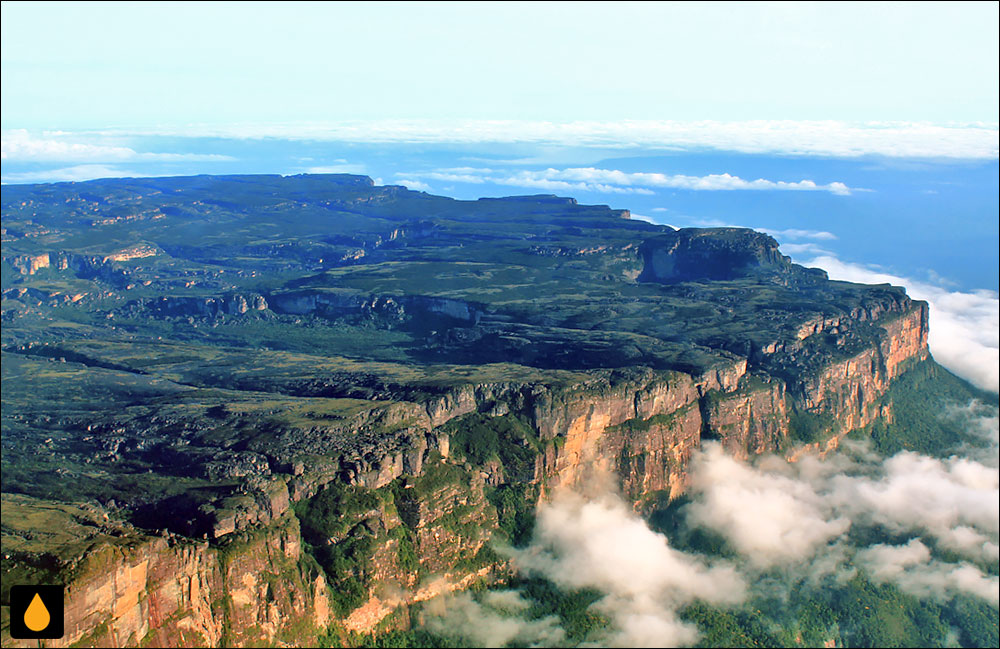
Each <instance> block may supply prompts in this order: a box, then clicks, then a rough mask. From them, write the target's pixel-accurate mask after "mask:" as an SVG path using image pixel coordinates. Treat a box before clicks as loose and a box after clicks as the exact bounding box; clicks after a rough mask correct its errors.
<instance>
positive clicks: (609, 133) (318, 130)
mask: <svg viewBox="0 0 1000 649" xmlns="http://www.w3.org/2000/svg"><path fill="white" fill-rule="evenodd" d="M142 133H145V134H159V135H173V136H211V137H229V138H283V139H308V140H334V141H345V142H414V143H435V142H441V143H463V144H473V143H516V144H526V143H527V144H546V145H562V146H595V147H608V148H639V149H648V148H656V149H662V148H679V149H684V150H698V149H702V150H703V149H714V150H720V151H736V152H741V153H776V154H788V155H807V156H835V157H856V156H862V155H881V156H891V157H925V158H938V157H942V158H992V159H995V158H997V157H998V152H1000V130H998V125H997V124H996V123H971V124H932V123H925V122H862V123H858V122H842V121H832V120H828V121H789V120H784V121H782V120H758V121H742V122H720V121H698V122H679V121H669V120H645V121H641V120H623V121H615V122H598V121H576V122H539V121H513V120H464V121H461V120H460V121H451V122H442V121H433V120H383V121H354V122H339V123H335V124H329V123H310V124H291V125H289V124H282V125H273V124H264V125H260V124H241V125H232V126H201V127H199V126H193V127H192V126H186V127H184V128H183V129H174V128H165V129H155V130H145V131H143V132H142Z"/></svg>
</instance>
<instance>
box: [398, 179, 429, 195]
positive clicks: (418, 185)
mask: <svg viewBox="0 0 1000 649" xmlns="http://www.w3.org/2000/svg"><path fill="white" fill-rule="evenodd" d="M396 183H398V184H400V185H402V186H404V187H406V188H407V189H414V190H416V191H418V192H429V191H431V186H430V185H428V184H427V183H422V182H420V181H419V180H413V179H411V178H400V179H399V180H397V181H396Z"/></svg>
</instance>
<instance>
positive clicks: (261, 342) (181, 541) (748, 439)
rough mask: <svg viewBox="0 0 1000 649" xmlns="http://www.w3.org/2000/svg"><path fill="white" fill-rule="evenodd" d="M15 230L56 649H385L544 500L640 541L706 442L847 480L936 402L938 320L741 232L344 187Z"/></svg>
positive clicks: (10, 283)
mask: <svg viewBox="0 0 1000 649" xmlns="http://www.w3.org/2000/svg"><path fill="white" fill-rule="evenodd" d="M2 203H3V206H2V209H3V231H2V235H3V254H2V257H3V260H2V280H3V285H2V290H3V302H2V322H3V329H2V345H3V404H2V405H3V408H2V422H3V436H2V440H3V456H2V462H3V471H2V476H3V493H4V532H3V535H4V536H3V544H4V563H3V566H4V568H3V569H4V584H5V589H6V588H7V586H6V584H7V583H8V582H9V580H21V581H23V580H25V579H27V580H38V581H42V582H45V581H46V580H49V581H56V582H63V583H67V584H70V591H69V592H70V596H69V602H68V605H67V606H68V608H67V610H68V618H67V620H68V621H67V627H66V628H67V641H68V642H75V641H87V642H91V641H93V642H98V643H99V642H106V643H111V644H126V643H136V642H138V641H140V640H143V641H146V642H152V643H154V644H160V643H162V642H168V641H171V639H173V638H176V637H183V638H185V642H186V643H188V644H196V645H202V644H208V645H217V644H250V643H257V642H268V643H274V642H280V641H285V639H287V637H288V635H287V634H289V633H292V631H291V629H298V631H295V633H298V634H299V635H298V636H296V638H295V641H305V640H304V638H306V637H312V638H315V637H316V634H318V633H321V632H323V630H324V629H326V628H327V627H328V626H329V625H330V624H331V622H333V621H336V622H337V623H338V624H341V625H343V627H344V628H347V629H351V630H370V629H372V628H374V627H375V625H376V624H377V623H378V622H379V621H380V620H382V619H383V618H384V617H385V616H386V615H389V614H390V613H391V612H392V611H393V610H394V609H396V608H399V607H405V606H407V605H408V603H410V602H412V601H414V598H415V597H417V595H416V594H415V593H423V594H422V595H420V597H425V596H429V595H427V593H424V591H421V590H420V588H430V586H428V585H427V582H425V578H426V577H427V576H428V575H432V574H433V575H438V576H440V575H444V577H441V578H440V579H439V580H438V581H435V582H433V583H434V586H433V588H434V589H437V590H435V591H434V592H444V591H446V590H450V589H456V588H464V587H466V586H468V585H469V584H471V583H472V582H473V581H474V580H476V579H488V578H491V577H490V575H495V574H498V571H501V570H502V567H503V565H504V561H503V560H502V558H500V557H498V556H497V555H496V554H495V553H494V552H493V551H492V550H491V547H492V546H491V539H495V538H504V539H507V540H508V541H511V542H515V543H516V542H519V541H520V540H523V539H524V538H526V536H527V535H530V532H531V528H530V520H531V518H530V513H531V511H532V510H533V507H534V504H535V503H536V502H537V501H538V499H539V498H540V497H542V496H543V492H544V490H545V489H551V488H553V487H555V486H556V485H560V484H562V485H573V484H576V483H577V482H578V481H580V480H582V479H584V478H585V476H587V475H589V473H590V472H592V471H606V472H610V473H611V474H613V475H615V476H617V479H618V482H619V485H620V487H621V489H622V491H623V493H624V494H625V495H626V497H627V498H628V499H630V500H631V501H632V502H633V503H634V505H635V506H636V508H638V509H640V510H642V511H648V510H650V509H651V508H654V507H656V506H659V505H660V504H662V503H665V502H669V501H670V500H671V499H674V498H676V497H677V496H679V495H680V494H682V493H683V492H684V489H685V487H686V480H687V462H688V459H689V458H690V457H691V454H692V452H693V451H694V450H695V449H696V448H698V446H699V445H700V444H701V441H702V440H704V439H717V440H720V441H721V443H722V444H723V445H724V446H725V447H726V448H727V449H728V450H729V451H730V452H731V453H733V454H735V455H737V456H739V457H748V456H750V455H754V454H759V453H763V452H771V451H774V452H780V453H787V454H790V455H791V454H795V453H798V452H801V451H802V449H803V447H809V448H823V449H830V448H833V447H835V446H836V444H837V443H838V441H839V440H840V439H841V438H842V437H843V436H844V435H846V434H847V433H849V432H850V431H855V430H861V429H866V428H870V427H873V426H883V428H884V427H885V426H890V427H891V424H892V422H893V421H894V419H893V418H894V410H893V408H894V405H893V397H892V389H893V385H894V384H895V383H896V382H898V381H899V380H900V378H901V377H903V376H904V375H910V374H912V372H920V373H921V376H924V375H928V376H929V375H935V376H936V375H937V374H938V373H941V371H940V370H939V369H938V368H937V367H936V366H935V365H933V361H930V360H929V359H928V351H927V327H928V324H927V305H926V304H925V303H923V302H919V301H914V300H911V299H910V298H909V297H907V296H906V294H905V292H904V291H903V290H902V289H901V288H898V287H892V286H888V285H879V286H864V285H857V284H850V283H845V282H835V281H830V280H829V279H827V277H826V275H825V273H823V272H822V271H818V270H810V269H805V268H802V267H800V266H796V265H794V264H792V263H791V262H790V261H789V259H788V258H787V257H785V256H783V255H781V253H780V250H779V249H778V245H777V243H776V242H775V241H774V239H772V238H771V237H769V236H767V235H765V234H761V233H757V232H754V231H752V230H746V229H739V228H712V229H705V230H699V229H684V230H679V231H674V230H673V229H672V228H669V227H663V226H656V225H652V224H649V223H646V222H643V221H636V220H631V219H630V218H629V214H628V212H627V211H625V210H614V209H610V208H609V207H606V206H588V205H579V204H577V202H576V201H574V200H573V199H568V198H561V197H556V196H548V195H543V196H522V197H510V198H503V199H481V200H478V201H459V200H453V199H449V198H445V197H439V196H431V195H428V194H426V193H422V192H415V191H411V190H408V189H406V188H403V187H396V186H375V185H374V183H373V182H372V181H371V179H369V178H365V177H359V176H345V175H332V176H315V175H307V176H291V177H282V176H221V177H213V176H198V177H188V178H142V179H116V180H100V181H91V182H83V183H60V184H54V185H23V186H5V187H4V190H3V197H2ZM908 373H910V374H908ZM880 430H881V429H880ZM939 432H940V434H941V435H952V436H955V435H957V433H955V432H954V431H950V430H944V429H942V431H939ZM956 439H957V437H956ZM886 443H888V442H886ZM892 443H896V444H902V442H899V441H898V440H897V441H895V442H892ZM543 487H544V489H543ZM8 521H10V522H8ZM68 521H74V522H73V524H69V523H68ZM46 527H49V528H52V529H55V528H58V529H60V534H59V535H55V536H52V535H49V532H48V531H47V530H45V529H42V528H46ZM266 575H271V576H274V577H275V579H277V576H279V575H280V576H281V579H277V581H275V580H271V581H272V582H274V583H273V584H272V585H271V586H269V587H268V588H263V587H260V588H259V587H258V585H260V584H261V583H263V582H261V581H260V580H261V579H263V578H264V577H263V576H266ZM267 579H270V577H268V578H267ZM251 582H252V583H251ZM268 583H271V582H268ZM274 584H278V585H274ZM390 584H391V585H393V587H394V588H396V589H397V590H399V589H401V590H400V592H404V591H405V592H408V593H410V595H407V596H401V597H400V598H399V599H398V600H394V601H391V602H390V601H387V600H385V599H384V596H383V595H382V593H384V589H385V588H386V587H387V585H390ZM105 592H106V593H112V594H114V595H115V596H114V597H110V595H109V597H108V598H102V597H103V596H102V597H96V596H94V593H105ZM5 596H6V593H5ZM380 597H382V599H380ZM407 598H409V599H407ZM425 598H426V597H425ZM109 601H115V602H116V603H115V605H114V606H113V607H112V606H110V605H109V604H108V603H107V602H109ZM122 602H125V603H124V604H123V603H122ZM220 602H222V603H220ZM272 609H273V610H274V611H275V612H274V613H272V612H271V611H272ZM310 633H311V634H313V635H312V636H310V635H309V634H310ZM8 640H9V638H7V637H6V636H5V637H4V643H5V645H6V644H7V643H8Z"/></svg>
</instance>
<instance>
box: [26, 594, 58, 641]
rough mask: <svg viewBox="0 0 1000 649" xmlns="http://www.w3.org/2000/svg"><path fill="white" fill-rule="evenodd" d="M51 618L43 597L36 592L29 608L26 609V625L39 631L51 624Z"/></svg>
mask: <svg viewBox="0 0 1000 649" xmlns="http://www.w3.org/2000/svg"><path fill="white" fill-rule="evenodd" d="M51 619H52V618H51V616H50V615H49V609H47V608H45V604H44V603H43V602H42V598H41V597H39V596H38V593H35V596H34V598H32V600H31V603H30V604H28V608H27V609H26V610H25V611H24V626H26V627H28V628H29V629H31V630H32V631H34V632H35V633H38V632H40V631H42V630H43V629H45V627H47V626H48V625H49V621H50V620H51Z"/></svg>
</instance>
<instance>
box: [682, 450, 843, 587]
mask: <svg viewBox="0 0 1000 649" xmlns="http://www.w3.org/2000/svg"><path fill="white" fill-rule="evenodd" d="M811 461H812V460H811V459H810V458H807V459H806V460H805V462H811ZM782 462H783V461H782ZM691 481H692V490H693V491H694V492H696V493H698V494H699V496H700V497H699V499H698V501H697V502H695V503H694V504H692V505H691V508H690V516H691V519H692V520H693V521H694V522H695V523H697V524H700V525H704V526H707V527H710V528H712V529H716V530H719V531H722V532H724V533H725V534H726V536H727V537H728V538H729V539H730V541H731V542H732V544H733V546H734V547H735V548H736V549H737V550H739V551H740V552H741V553H742V554H744V555H746V556H747V557H748V558H749V559H750V561H752V562H753V563H754V564H756V565H757V566H758V567H762V568H767V567H770V566H773V565H776V564H779V563H783V562H787V561H804V560H806V559H808V558H809V557H811V556H813V555H814V554H815V553H816V551H817V550H818V549H819V548H820V547H823V546H825V545H826V544H827V543H829V542H830V541H831V540H833V539H835V538H838V537H840V536H841V535H843V534H844V533H845V532H846V531H847V530H848V528H849V527H850V525H851V523H850V520H849V519H848V518H847V517H845V516H838V515H834V514H833V511H832V507H831V504H830V503H829V502H828V501H827V500H826V499H825V498H824V494H823V493H822V492H819V491H817V489H816V488H814V486H813V485H811V484H810V483H809V482H808V481H803V480H802V479H801V478H800V476H799V475H797V473H796V472H793V471H792V470H791V468H786V467H785V466H783V464H781V463H771V464H770V466H766V467H763V468H761V467H753V466H751V465H748V464H745V463H743V462H740V461H738V460H736V459H734V458H732V457H730V456H728V455H726V453H725V451H724V450H723V449H722V447H721V446H720V445H718V444H709V445H707V446H706V448H705V451H704V452H703V453H701V454H699V455H698V456H697V457H696V459H695V461H694V463H693V464H692V469H691Z"/></svg>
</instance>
